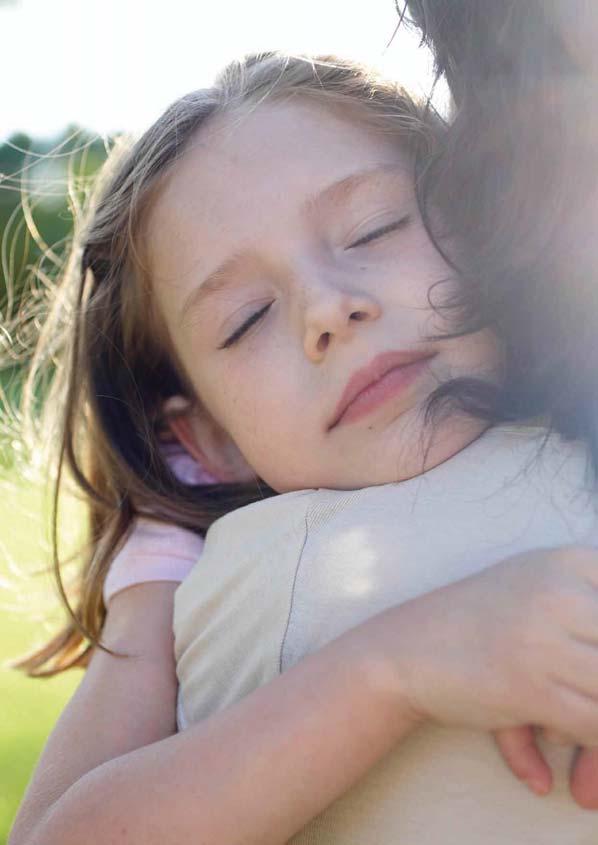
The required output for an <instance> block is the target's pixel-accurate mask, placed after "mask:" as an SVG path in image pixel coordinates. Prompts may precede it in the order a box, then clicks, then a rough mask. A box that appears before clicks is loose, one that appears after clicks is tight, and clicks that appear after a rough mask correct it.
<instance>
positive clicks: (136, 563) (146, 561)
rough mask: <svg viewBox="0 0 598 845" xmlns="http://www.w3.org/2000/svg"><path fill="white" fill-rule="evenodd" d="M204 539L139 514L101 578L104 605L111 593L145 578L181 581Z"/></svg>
mask: <svg viewBox="0 0 598 845" xmlns="http://www.w3.org/2000/svg"><path fill="white" fill-rule="evenodd" d="M203 545H204V541H203V539H202V538H201V537H200V536H198V535H197V534H194V533H193V532H192V531H187V530H186V529H184V528H179V527H177V526H175V525H168V524H166V523H158V522H153V521H152V520H148V519H143V518H140V519H138V520H137V522H136V524H135V527H134V528H133V531H132V533H131V534H130V535H129V538H128V540H127V542H126V543H125V545H124V546H123V547H122V549H121V550H120V552H119V553H118V554H117V555H116V557H115V558H114V560H113V561H112V564H111V566H110V569H109V570H108V575H107V576H106V580H105V582H104V590H103V598H104V605H105V606H106V607H107V606H108V602H109V601H110V599H111V598H112V596H113V595H115V594H116V593H118V592H120V591H121V590H124V589H125V588H126V587H131V586H132V585H133V584H141V583H144V582H146V581H179V582H180V581H183V580H184V578H186V576H187V575H188V574H189V572H190V571H191V569H192V568H193V566H194V564H195V563H196V562H197V560H198V559H199V557H200V556H201V553H202V551H203Z"/></svg>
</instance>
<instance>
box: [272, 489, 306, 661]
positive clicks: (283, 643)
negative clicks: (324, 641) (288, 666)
mask: <svg viewBox="0 0 598 845" xmlns="http://www.w3.org/2000/svg"><path fill="white" fill-rule="evenodd" d="M312 507H313V504H312V503H310V505H309V507H308V509H307V511H306V512H305V516H304V517H303V523H304V530H303V542H302V544H301V548H300V549H299V554H298V556H297V564H296V566H295V573H294V575H293V584H292V586H291V600H290V602H289V612H288V614H287V622H286V625H285V629H284V633H283V635H282V640H281V643H280V651H279V654H278V674H279V675H282V672H283V668H282V666H283V657H284V651H285V648H286V643H287V636H288V633H289V628H290V627H291V619H292V616H293V610H294V605H295V590H296V587H297V580H298V578H299V570H300V568H301V563H302V561H303V552H304V551H305V546H306V545H307V538H308V536H309V517H310V514H311V510H312Z"/></svg>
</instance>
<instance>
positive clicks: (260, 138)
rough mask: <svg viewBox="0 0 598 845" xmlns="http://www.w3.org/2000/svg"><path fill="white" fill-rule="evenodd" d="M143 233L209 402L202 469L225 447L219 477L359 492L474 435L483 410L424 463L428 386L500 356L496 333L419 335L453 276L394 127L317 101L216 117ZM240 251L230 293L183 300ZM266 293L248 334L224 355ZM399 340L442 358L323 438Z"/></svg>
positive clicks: (441, 324) (448, 431)
mask: <svg viewBox="0 0 598 845" xmlns="http://www.w3.org/2000/svg"><path fill="white" fill-rule="evenodd" d="M379 166H384V167H385V168H386V169H385V171H384V172H382V173H381V174H380V175H379V176H378V177H377V178H372V179H371V180H370V181H369V182H368V184H366V185H364V186H362V187H361V188H360V189H359V190H357V191H355V192H354V193H352V194H351V195H349V196H345V197H342V198H341V199H340V201H339V202H338V203H337V204H336V205H334V204H333V203H332V202H329V201H328V202H327V201H326V200H325V199H324V200H323V201H322V203H321V207H320V208H319V209H318V211H317V212H316V211H315V210H313V209H312V211H311V212H310V213H305V212H303V211H302V206H303V203H304V202H305V200H306V199H307V197H308V196H311V195H314V194H320V195H322V192H323V191H324V189H326V188H327V187H328V186H330V185H331V184H333V183H336V182H338V181H339V180H341V179H344V178H345V177H347V176H350V175H352V174H355V173H358V172H360V171H363V170H365V169H370V168H374V167H379ZM272 173H276V179H273V178H272ZM401 220H404V221H405V222H404V223H403V224H402V225H401V226H400V227H399V228H398V229H396V230H395V231H390V232H388V233H387V234H385V235H383V236H381V237H378V238H376V239H375V240H372V241H370V242H369V243H367V244H361V245H358V246H355V245H354V244H355V243H356V242H358V241H359V240H360V239H361V238H363V237H364V236H366V235H370V233H372V232H374V231H376V230H377V229H379V228H380V227H383V226H386V225H388V224H392V223H394V222H396V221H401ZM148 243H149V244H150V245H151V246H150V266H151V270H152V277H153V280H154V292H155V296H156V298H157V304H158V310H159V312H160V313H161V314H162V316H163V319H164V322H165V326H166V330H167V332H168V334H169V336H170V339H171V342H172V343H173V345H174V347H175V350H176V353H177V355H178V357H179V359H180V361H181V363H182V365H183V367H184V368H185V370H186V372H187V374H188V376H189V379H190V381H191V383H192V384H193V386H194V388H195V391H196V396H197V397H201V400H202V401H201V404H200V403H199V402H197V403H196V406H195V409H194V411H195V413H194V414H193V415H192V417H191V420H190V422H191V425H192V430H193V433H194V434H195V442H196V444H197V445H199V444H201V446H202V450H203V451H202V455H201V457H203V458H204V460H205V459H207V464H208V467H210V466H212V467H213V468H216V467H214V462H219V463H222V457H221V456H222V454H223V455H224V457H225V458H226V461H225V463H226V465H225V466H224V467H222V466H220V467H219V468H220V469H224V471H225V474H226V473H227V472H229V473H230V472H231V471H233V472H236V473H238V474H243V473H244V474H245V476H246V477H248V478H251V477H253V474H254V473H255V474H256V475H258V476H259V477H260V478H262V479H264V480H265V481H266V482H267V483H268V484H269V485H270V486H271V487H273V489H275V490H276V491H277V492H281V493H282V492H286V491H290V490H298V489H304V488H312V487H334V488H336V489H350V488H357V487H363V486H366V485H372V484H384V483H387V482H393V481H399V480H403V479H406V478H409V477H411V476H413V475H417V474H419V473H420V472H421V471H422V469H424V468H427V467H431V466H434V465H435V464H437V463H439V462H441V461H443V460H446V459H447V458H449V457H450V456H451V455H453V454H455V453H456V452H457V451H459V450H460V449H462V448H463V447H464V446H465V445H467V444H468V443H469V442H470V441H471V440H472V439H474V438H475V437H476V436H477V435H478V434H479V433H480V431H481V429H482V425H481V424H480V423H479V422H478V421H471V420H463V419H462V420H460V421H454V422H453V424H452V425H451V426H445V427H443V429H442V431H441V432H440V433H439V434H438V435H437V436H436V437H435V438H434V439H433V442H432V446H431V449H430V451H429V454H428V457H427V460H426V462H425V463H424V460H423V457H424V456H423V451H422V445H421V412H422V408H423V406H424V403H425V400H426V399H427V397H428V396H429V395H430V393H431V392H432V391H433V390H434V389H435V388H436V387H437V386H438V384H439V383H440V382H442V381H445V380H447V379H448V378H450V377H454V376H458V375H479V376H482V377H494V376H495V375H496V373H497V370H498V367H499V363H498V362H499V354H498V351H497V344H496V342H495V340H494V338H493V336H492V335H491V333H490V332H488V331H486V332H479V333H477V334H474V335H471V336H468V337H465V338H459V339H451V340H440V341H435V342H430V341H429V340H427V336H428V335H429V334H431V333H434V332H439V331H444V332H446V330H447V328H448V325H447V323H446V321H443V320H442V319H441V318H440V317H439V316H438V315H437V314H436V313H435V312H434V311H433V310H432V309H431V307H430V305H429V303H428V292H429V290H430V288H431V286H432V285H433V284H434V283H435V282H438V281H440V280H442V279H444V278H446V277H448V276H450V271H449V268H448V266H447V265H446V264H445V262H444V261H443V259H442V258H441V256H440V255H439V253H438V252H437V250H436V249H435V248H434V246H433V245H432V243H431V241H430V239H429V237H428V235H427V233H426V231H425V229H424V226H423V224H422V221H421V218H420V215H419V212H418V209H417V203H416V199H415V194H414V187H413V179H412V167H411V164H410V160H409V158H408V156H407V154H406V153H405V151H404V150H403V149H401V147H400V145H399V142H398V140H397V138H396V136H394V137H390V136H389V135H388V134H386V135H382V134H381V133H379V132H375V131H374V130H373V129H371V128H370V127H368V125H367V124H366V123H365V121H364V120H361V121H356V120H355V119H351V116H350V115H346V114H343V115H341V114H335V113H333V112H332V111H331V110H330V109H329V108H325V107H323V106H322V105H321V104H313V103H307V102H292V103H286V104H284V103H276V104H270V103H269V104H266V105H261V106H259V107H258V108H257V109H254V110H253V111H250V112H248V111H245V112H243V113H241V115H235V116H232V115H225V116H218V117H217V118H216V119H214V120H213V122H211V123H210V124H209V125H208V126H206V127H204V128H202V129H201V130H200V132H199V133H198V135H197V137H196V139H195V142H194V143H192V144H191V146H190V148H189V149H188V151H187V152H186V154H185V155H184V156H183V157H182V159H181V160H180V162H179V163H178V164H177V167H176V169H175V171H174V173H173V174H172V176H171V178H170V180H169V182H168V184H167V186H166V187H165V189H164V191H163V192H162V194H161V196H160V197H159V199H158V200H157V203H156V205H155V207H154V209H153V213H152V216H151V220H150V224H149V232H148ZM248 247H251V249H252V250H253V254H252V255H251V257H248V258H247V260H246V261H244V262H243V264H242V265H240V266H239V267H238V268H237V269H236V272H235V273H234V274H231V275H230V276H229V281H230V284H229V285H228V286H227V288H226V289H225V290H223V291H221V292H219V293H218V294H215V295H212V296H211V297H210V298H209V299H206V300H205V301H204V302H203V303H202V304H201V305H200V306H199V307H198V308H197V309H196V310H195V311H189V310H188V309H185V307H184V303H185V302H186V300H187V299H188V297H189V296H190V294H191V293H192V292H193V291H194V289H196V288H197V287H198V286H200V285H201V284H202V280H203V279H204V278H205V277H206V276H207V275H208V274H209V273H211V272H212V271H213V269H214V268H215V267H217V266H218V265H219V264H220V262H222V261H223V260H224V259H226V258H227V257H228V256H230V255H231V254H232V253H234V252H236V251H238V250H240V249H243V248H248ZM270 303H271V305H270V309H269V311H268V312H267V313H266V314H265V315H264V316H263V318H262V319H261V321H260V322H259V323H257V324H255V325H254V326H253V327H252V328H251V329H250V330H249V332H248V333H247V334H246V335H245V336H244V337H243V338H242V339H240V340H239V341H238V342H237V343H236V344H235V345H234V346H231V347H230V348H227V349H219V346H220V345H221V344H222V343H223V342H224V341H225V340H226V338H227V337H228V336H230V335H231V333H232V332H233V331H234V330H235V329H236V328H237V327H239V326H240V325H241V324H242V323H243V322H244V321H245V320H246V319H247V318H248V317H249V316H250V315H251V314H253V313H254V312H257V311H259V310H260V309H261V308H264V307H265V306H268V305H269V304H270ZM181 309H183V310H184V314H183V316H181V313H180V312H181ZM389 350H409V351H413V350H422V351H425V352H426V353H428V354H430V355H432V356H433V357H432V358H430V360H429V362H428V365H427V366H426V368H425V371H424V372H423V373H422V374H421V377H419V378H418V379H417V380H416V381H415V382H414V383H413V384H412V385H410V387H409V388H408V389H407V390H405V391H404V392H402V393H401V394H400V395H398V396H396V397H394V398H393V399H392V400H391V401H389V402H386V403H384V405H383V406H381V407H379V408H378V409H376V410H375V411H374V412H372V413H370V414H368V415H367V417H363V418H361V419H360V420H356V421H353V422H351V423H347V424H341V425H339V426H337V427H335V428H333V429H332V430H330V431H328V430H327V426H328V424H329V422H330V421H331V418H332V416H333V413H334V409H335V407H336V406H337V403H338V402H339V399H340V397H341V394H342V393H343V391H344V388H345V385H346V384H347V382H348V380H349V378H350V377H351V376H352V375H353V373H354V372H355V371H356V370H358V369H360V368H362V367H364V366H366V365H367V364H369V363H370V362H371V361H372V359H373V358H374V357H376V355H378V354H380V353H383V352H387V351H389ZM281 362H284V366H281ZM202 409H203V411H202ZM206 409H209V412H208V411H207V410H206ZM206 452H208V454H206ZM389 456H392V458H393V459H391V460H389ZM237 477H238V476H237Z"/></svg>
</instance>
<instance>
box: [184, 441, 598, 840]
mask: <svg viewBox="0 0 598 845" xmlns="http://www.w3.org/2000/svg"><path fill="white" fill-rule="evenodd" d="M542 436H543V432H541V431H539V430H537V429H536V430H530V429H517V428H507V427H502V428H495V429H492V430H490V431H488V432H487V433H486V434H484V435H483V436H482V437H480V438H479V439H478V440H476V441H475V442H474V443H472V444H471V445H470V446H468V447H467V448H466V449H464V450H463V451H462V452H460V453H459V454H458V455H456V456H455V457H454V458H452V459H450V460H449V461H446V462H445V463H444V464H441V465H440V466H438V467H436V468H434V469H432V470H430V471H428V472H426V473H425V474H423V475H421V476H419V477H417V478H414V479H411V480H409V481H404V482H401V483H397V484H385V485H380V486H376V487H368V488H364V489H361V490H354V491H340V490H325V489H318V490H302V491H299V492H295V493H288V494H283V495H280V496H276V497H274V498H270V499H267V500H264V501H263V502H258V503H255V504H252V505H249V506H247V507H244V508H241V509H239V510H237V511H234V512H233V513H230V514H228V515H227V516H225V517H223V518H222V519H219V520H218V521H217V522H216V523H215V524H214V525H213V526H212V528H211V529H210V531H209V532H208V535H207V538H206V544H205V548H204V552H203V555H202V557H201V562H200V564H199V565H197V566H196V567H195V568H194V569H193V571H192V572H191V574H190V575H189V576H188V577H187V579H186V580H185V581H184V582H183V583H182V584H181V586H180V587H179V588H178V589H177V591H176V594H175V611H174V632H175V651H176V659H177V674H178V678H179V685H180V686H179V699H178V708H177V710H178V725H179V729H181V730H184V729H185V728H186V727H187V726H188V725H189V724H191V723H194V722H197V721H198V720H200V719H204V718H206V717H207V716H210V715H211V714H213V713H215V712H217V711H219V710H222V709H223V708H225V707H228V706H229V705H230V704H232V703H233V702H236V701H238V700H239V699H241V698H242V697H243V696H245V695H246V694H248V693H249V692H250V691H252V690H253V689H255V688H256V687H258V686H260V685H262V684H265V683H267V682H268V681H270V680H272V679H274V678H275V677H277V676H278V675H279V674H280V673H281V672H284V671H285V670H286V669H287V668H289V667H290V666H292V665H293V664H295V663H296V662H297V661H299V660H301V658H302V657H304V656H305V655H307V654H309V653H310V652H313V651H315V650H317V649H319V648H320V647H322V646H323V645H325V644H326V643H328V642H329V641H330V640H332V639H334V638H335V637H337V636H339V635H340V634H342V633H343V632H344V631H346V630H347V629H349V628H351V627H353V626H355V625H357V624H358V623H360V622H361V621H363V620H365V619H366V618H368V617H370V616H372V615H373V614H376V613H379V612H380V611H382V610H384V609H385V608H387V607H389V606H391V605H396V604H400V603H401V602H404V601H406V600H408V599H411V598H413V597H415V596H418V595H421V594H423V593H425V592H427V591H429V590H433V589H435V588H437V587H440V586H442V585H444V584H447V583H449V582H452V581H455V580H458V579H461V578H463V577H466V576H468V575H470V574H473V573H475V572H479V571H480V570H482V569H484V568H485V567H487V566H489V565H490V564H493V563H495V562H497V561H499V560H501V559H503V558H505V557H508V556H509V555H512V554H515V553H519V552H522V551H525V550H527V549H532V548H539V547H550V546H555V545H564V544H570V543H585V544H592V545H598V511H597V509H596V504H597V502H598V496H596V495H595V494H594V492H593V489H592V486H591V480H589V479H587V477H586V469H587V461H586V455H585V453H584V450H583V449H582V448H581V447H580V446H579V445H574V444H573V445H572V444H565V443H563V442H562V441H560V440H559V439H558V438H556V437H552V438H551V439H550V440H549V441H548V443H547V444H546V445H545V448H544V449H543V451H542V452H541V454H540V455H539V456H538V449H539V447H540V445H541V443H542ZM355 682H356V683H359V678H358V677H356V678H355ZM514 694H516V690H515V691H514ZM540 746H541V748H542V749H543V751H544V752H545V754H546V757H547V759H548V761H549V763H550V764H551V765H552V767H553V771H554V775H555V787H554V789H553V791H552V793H551V794H550V795H549V796H548V797H544V798H539V797H536V796H534V795H533V794H532V793H531V792H530V791H529V790H528V789H527V787H525V786H524V785H522V784H521V783H520V782H519V781H518V780H517V779H516V778H515V777H514V776H513V775H512V774H511V772H510V771H509V770H508V769H507V766H506V764H505V763H504V761H503V759H502V758H501V756H500V755H499V752H498V751H497V749H496V747H495V744H494V740H493V738H492V736H491V735H489V734H487V733H483V732H478V731H470V730H456V729H448V728H441V727H437V726H433V725H424V726H423V727H421V728H420V729H419V730H418V731H416V732H414V733H412V734H411V735H409V736H408V737H407V738H406V739H405V740H404V741H403V742H402V743H400V744H399V745H398V746H397V747H396V749H395V750H393V751H392V752H391V753H389V754H388V755H387V756H386V757H385V758H384V759H383V760H382V761H381V762H379V763H378V764H377V765H376V766H375V767H374V768H373V769H372V770H370V772H369V773H368V774H367V775H366V776H365V777H364V778H363V779H362V780H361V781H360V783H359V784H358V785H356V786H355V787H354V788H352V789H351V790H350V791H349V792H348V793H346V794H345V795H344V796H343V797H342V798H341V799H339V800H338V801H336V802H335V803H333V804H332V805H331V806H330V807H329V808H328V809H327V810H326V811H325V812H323V813H322V814H321V815H320V816H318V817H317V818H315V819H314V820H313V821H312V822H311V823H310V824H308V826H307V827H306V828H305V829H304V830H303V831H302V832H301V833H299V834H298V835H296V836H295V837H294V838H293V840H292V842H293V843H294V845H298V844H299V843H301V845H315V843H318V844H319V843H327V845H328V844H329V845H332V843H334V844H335V845H336V843H339V845H340V843H342V845H499V844H500V845H596V844H597V843H598V812H591V811H587V810H585V811H584V810H582V809H580V808H579V807H578V806H577V805H576V804H575V803H574V802H573V800H572V798H571V797H570V794H569V790H568V785H567V777H568V769H569V766H570V763H571V759H572V755H573V753H574V749H573V748H570V747H557V746H553V745H549V744H547V743H545V742H544V741H543V740H542V739H540ZM247 765H251V763H250V761H248V763H247ZM272 800H273V801H275V800H276V796H272Z"/></svg>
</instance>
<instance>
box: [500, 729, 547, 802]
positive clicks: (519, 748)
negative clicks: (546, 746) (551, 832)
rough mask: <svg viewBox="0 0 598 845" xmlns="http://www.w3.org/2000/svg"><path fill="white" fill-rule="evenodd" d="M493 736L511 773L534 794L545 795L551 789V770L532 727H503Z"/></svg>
mask: <svg viewBox="0 0 598 845" xmlns="http://www.w3.org/2000/svg"><path fill="white" fill-rule="evenodd" d="M494 738H495V740H496V743H497V745H498V748H499V750H500V752H501V754H502V756H503V757H504V760H505V762H506V764H507V766H508V767H509V768H510V769H511V771H512V772H513V774H514V775H515V776H516V777H518V778H519V779H520V780H522V781H524V782H525V783H526V784H527V785H528V786H529V788H530V789H531V790H532V792H535V793H536V795H547V794H548V793H549V792H550V790H551V789H552V772H551V770H550V766H549V765H548V763H547V762H546V760H545V759H544V757H543V755H542V753H541V752H540V750H539V748H538V746H537V744H536V736H535V733H534V729H533V727H532V726H531V725H523V726H521V727H518V728H505V729H503V730H500V731H496V732H495V733H494Z"/></svg>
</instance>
